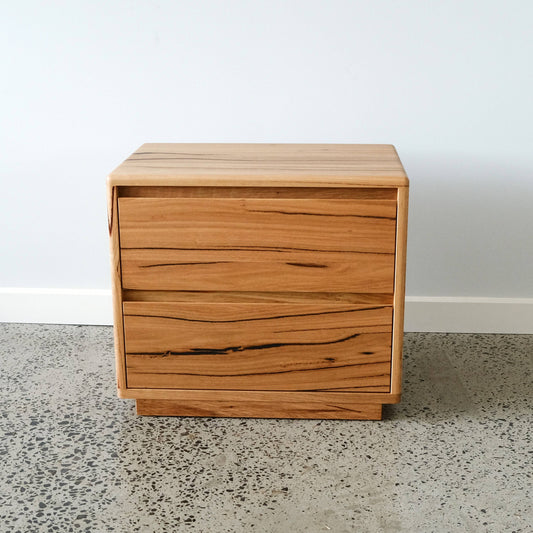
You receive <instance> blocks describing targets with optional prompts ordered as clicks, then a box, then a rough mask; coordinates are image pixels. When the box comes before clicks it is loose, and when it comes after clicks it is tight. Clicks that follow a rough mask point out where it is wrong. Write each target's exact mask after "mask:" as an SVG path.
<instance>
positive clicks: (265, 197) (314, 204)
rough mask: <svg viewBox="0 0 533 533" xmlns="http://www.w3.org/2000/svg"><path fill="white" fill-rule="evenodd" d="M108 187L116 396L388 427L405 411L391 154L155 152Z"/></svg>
mask: <svg viewBox="0 0 533 533" xmlns="http://www.w3.org/2000/svg"><path fill="white" fill-rule="evenodd" d="M107 184H108V213H109V232H110V237H111V259H112V280H113V305H114V324H115V352H116V373H117V384H118V395H119V397H121V398H132V399H136V401H137V412H138V414H142V415H164V416H165V415H166V416H168V415H180V416H238V417H270V418H272V417H274V418H278V417H279V418H344V419H380V418H381V411H382V405H383V404H389V403H397V402H399V401H400V392H401V364H402V340H403V313H404V285H405V252H406V238H407V203H408V179H407V176H406V175H405V172H404V170H403V167H402V165H401V163H400V160H399V158H398V155H397V154H396V150H395V149H394V147H393V146H391V145H312V144H307V145H297V144H283V145H282V144H279V145H275V144H268V145H267V144H264V145H262V144H145V145H143V146H141V147H140V148H139V149H138V150H137V151H136V152H135V153H133V154H132V155H131V156H130V157H129V158H128V159H126V161H124V162H123V163H122V164H121V165H120V166H119V167H118V168H117V169H115V170H114V171H113V172H112V173H111V174H110V176H109V178H108V182H107Z"/></svg>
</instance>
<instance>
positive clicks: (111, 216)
mask: <svg viewBox="0 0 533 533" xmlns="http://www.w3.org/2000/svg"><path fill="white" fill-rule="evenodd" d="M107 213H108V227H109V237H110V247H111V289H112V295H113V322H114V337H115V366H116V374H117V387H118V391H119V395H120V393H121V391H123V390H125V389H126V361H125V357H124V321H123V317H122V276H121V265H120V232H119V220H118V198H117V187H112V186H110V185H109V184H108V186H107Z"/></svg>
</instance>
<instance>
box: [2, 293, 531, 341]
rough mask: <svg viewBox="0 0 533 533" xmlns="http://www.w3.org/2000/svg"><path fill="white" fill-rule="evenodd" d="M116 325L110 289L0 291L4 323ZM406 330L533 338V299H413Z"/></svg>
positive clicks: (409, 302) (408, 307) (407, 311)
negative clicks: (524, 335)
mask: <svg viewBox="0 0 533 533" xmlns="http://www.w3.org/2000/svg"><path fill="white" fill-rule="evenodd" d="M112 321H113V313H112V307H111V291H109V290H105V289H19V288H4V289H3V288H0V322H27V323H44V324H87V325H109V324H112ZM405 331H434V332H448V333H529V334H533V298H471V297H442V296H441V297H437V296H408V297H407V298H406V303H405Z"/></svg>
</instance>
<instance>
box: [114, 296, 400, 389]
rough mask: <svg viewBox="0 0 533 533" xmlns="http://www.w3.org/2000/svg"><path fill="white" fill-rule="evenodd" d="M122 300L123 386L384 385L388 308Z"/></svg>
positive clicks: (387, 385) (388, 350)
mask: <svg viewBox="0 0 533 533" xmlns="http://www.w3.org/2000/svg"><path fill="white" fill-rule="evenodd" d="M123 306H124V307H123V309H124V335H125V352H126V377H127V387H128V388H152V389H153V388H165V389H232V390H265V391H266V390H269V391H274V390H278V391H298V390H299V391H361V392H363V391H365V392H389V390H390V362H391V331H392V308H391V307H390V306H375V305H355V304H338V303H333V304H329V303H328V304H323V303H320V304H307V303H306V304H273V303H234V304H233V303H232V304H229V303H181V302H125V303H124V304H123Z"/></svg>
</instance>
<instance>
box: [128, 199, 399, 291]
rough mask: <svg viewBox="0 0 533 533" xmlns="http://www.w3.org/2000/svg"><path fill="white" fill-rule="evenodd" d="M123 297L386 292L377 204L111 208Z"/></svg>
mask: <svg viewBox="0 0 533 533" xmlns="http://www.w3.org/2000/svg"><path fill="white" fill-rule="evenodd" d="M119 213H120V244H121V249H122V252H121V253H122V255H121V258H122V281H123V287H124V288H126V289H145V290H243V291H248V290H252V291H253V290H256V291H260V290H264V291H311V292H312V291H338V292H358V291H361V292H389V293H390V292H392V286H393V276H394V250H395V229H396V203H395V201H394V200H386V199H350V200H343V199H302V200H300V199H264V198H261V199H258V198H246V199H235V198H230V199H219V198H218V199H205V198H120V199H119Z"/></svg>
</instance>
